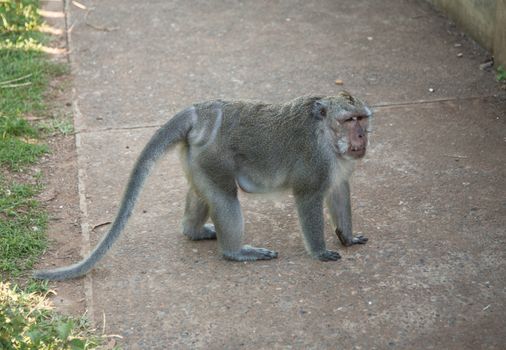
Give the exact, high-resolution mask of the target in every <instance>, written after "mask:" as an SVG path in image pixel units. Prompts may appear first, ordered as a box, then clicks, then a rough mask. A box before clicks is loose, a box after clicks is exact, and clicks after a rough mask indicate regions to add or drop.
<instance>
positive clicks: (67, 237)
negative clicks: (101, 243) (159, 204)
mask: <svg viewBox="0 0 506 350" xmlns="http://www.w3.org/2000/svg"><path fill="white" fill-rule="evenodd" d="M41 7H42V8H43V9H45V10H49V11H55V12H63V11H64V2H63V1H61V0H58V1H41ZM45 21H46V22H47V23H48V25H50V26H51V27H53V28H57V29H59V30H60V31H61V34H59V35H53V36H51V38H50V43H49V46H50V47H52V48H60V49H63V48H65V47H66V44H67V41H66V35H65V30H66V28H65V20H64V18H45ZM51 59H53V60H55V61H57V62H60V63H68V62H67V57H66V56H65V55H53V56H51ZM71 86H72V77H71V75H64V76H60V77H56V78H55V79H53V80H52V81H51V82H50V83H49V89H48V91H47V93H46V97H45V100H46V102H47V103H48V104H49V111H50V113H49V114H50V116H56V118H57V119H59V120H62V119H70V120H71V118H72V108H71V105H72V97H71ZM44 141H45V143H46V144H47V145H48V146H49V148H50V154H49V155H47V156H45V157H44V158H43V159H42V160H41V161H40V162H39V164H38V165H37V166H36V167H37V168H39V170H41V171H42V173H43V182H44V187H45V189H44V191H43V192H42V193H41V194H40V195H39V196H38V199H39V201H40V202H41V203H42V204H43V205H44V207H45V208H46V210H47V213H48V215H49V221H48V227H47V237H48V241H49V244H48V249H47V250H46V252H45V253H44V254H43V256H42V257H41V259H40V261H39V262H38V264H37V265H36V267H35V268H38V269H41V268H54V267H59V266H66V265H69V264H72V263H75V262H77V261H79V260H81V254H80V252H81V244H82V241H81V239H82V237H81V224H80V217H81V211H80V207H79V189H78V170H77V153H76V144H75V137H74V135H61V134H54V135H52V136H49V137H47V138H46V139H45V140H44ZM49 286H50V288H51V289H52V290H54V291H55V292H56V295H54V296H53V297H52V298H51V299H52V301H53V303H54V306H55V307H56V309H57V311H60V312H62V313H64V314H67V315H74V316H79V315H82V314H84V312H85V311H86V299H85V293H84V281H83V280H82V279H77V280H70V281H64V282H57V283H56V282H50V284H49Z"/></svg>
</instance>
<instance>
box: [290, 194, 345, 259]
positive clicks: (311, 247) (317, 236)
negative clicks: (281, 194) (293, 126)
mask: <svg viewBox="0 0 506 350" xmlns="http://www.w3.org/2000/svg"><path fill="white" fill-rule="evenodd" d="M296 202H297V211H298V214H299V220H300V224H301V226H302V233H303V234H304V243H305V245H306V249H307V250H308V252H309V254H311V256H313V257H315V258H317V259H319V260H322V261H331V260H332V261H335V260H338V259H339V258H340V257H341V256H340V255H339V253H338V252H335V251H332V250H327V248H326V247H325V238H324V235H323V226H324V223H323V198H322V196H321V195H319V194H304V195H297V196H296Z"/></svg>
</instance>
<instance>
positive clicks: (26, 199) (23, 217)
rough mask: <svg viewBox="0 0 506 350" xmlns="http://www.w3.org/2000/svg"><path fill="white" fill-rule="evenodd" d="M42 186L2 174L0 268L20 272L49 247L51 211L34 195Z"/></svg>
mask: <svg viewBox="0 0 506 350" xmlns="http://www.w3.org/2000/svg"><path fill="white" fill-rule="evenodd" d="M39 190H40V187H39V186H34V185H29V184H19V183H15V182H11V183H7V182H5V181H4V180H3V179H1V178H0V232H1V234H0V270H1V271H3V274H4V275H9V276H17V275H19V274H20V273H21V272H23V271H25V270H27V269H31V268H32V267H33V264H34V263H35V262H36V261H37V259H38V257H39V255H40V254H41V253H42V252H43V251H44V248H45V247H46V238H45V234H44V230H45V228H46V225H47V215H46V213H45V212H44V210H43V209H42V208H41V206H40V204H39V203H38V202H37V201H36V200H35V199H34V198H33V197H34V195H36V194H37V193H38V192H39Z"/></svg>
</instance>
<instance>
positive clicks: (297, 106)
mask: <svg viewBox="0 0 506 350" xmlns="http://www.w3.org/2000/svg"><path fill="white" fill-rule="evenodd" d="M371 118H372V112H371V110H370V109H369V108H368V107H367V106H366V104H365V103H364V102H362V101H361V100H359V99H358V98H355V97H353V96H352V95H351V94H350V93H348V92H346V91H342V92H340V93H339V94H337V95H335V96H303V97H298V98H295V99H293V100H291V101H288V102H285V103H280V104H268V103H263V102H252V101H238V100H230V101H225V100H211V101H206V102H201V103H196V104H193V105H191V106H190V107H188V108H186V109H183V110H182V111H180V112H178V113H177V114H175V115H174V116H173V117H172V118H171V119H170V120H169V121H167V122H166V123H165V124H164V125H162V126H161V127H160V128H159V129H158V130H157V131H156V132H155V134H154V135H153V136H152V138H151V139H150V140H149V141H148V143H147V144H146V146H145V147H144V149H143V150H142V152H141V154H140V156H139V158H138V159H137V161H136V163H135V165H134V168H133V170H132V173H131V174H130V178H129V180H128V184H127V186H126V189H125V192H124V195H123V199H122V201H121V203H120V208H119V210H118V214H117V216H116V218H115V219H114V222H113V224H112V226H111V228H110V230H109V232H108V233H107V234H106V235H105V236H104V237H103V238H102V239H101V241H100V242H99V243H98V244H97V246H96V247H95V248H94V249H93V250H92V251H91V253H89V255H88V256H87V257H85V258H84V259H83V260H81V261H80V262H78V263H75V264H73V265H70V266H66V267H60V268H56V269H52V270H38V271H35V272H34V277H35V278H37V279H47V280H64V279H70V278H76V277H80V276H83V275H84V274H86V273H87V272H88V271H89V270H91V269H92V267H93V266H94V265H95V264H96V263H97V262H98V260H100V259H101V258H102V257H103V256H104V254H105V253H106V252H107V251H108V250H109V248H110V247H111V246H112V244H113V243H114V242H115V240H116V239H117V238H118V236H119V234H120V233H121V231H122V230H123V229H124V227H125V225H126V223H127V221H128V219H129V217H130V216H131V214H132V212H133V209H134V205H135V202H136V200H137V198H138V196H139V193H140V191H141V188H142V186H143V183H144V181H145V179H146V178H147V176H148V174H149V171H150V169H151V168H152V167H153V165H154V164H155V162H156V161H157V160H158V159H159V158H160V157H161V156H162V155H163V154H165V153H166V152H167V151H169V150H171V149H173V148H174V147H175V146H176V145H180V146H181V147H180V156H181V161H182V165H183V169H184V172H185V175H186V178H187V180H188V183H189V185H190V186H189V190H188V192H187V194H186V203H185V209H184V216H183V220H182V231H183V234H184V235H185V236H186V237H188V238H189V239H190V240H204V239H217V242H218V248H219V252H220V253H221V255H222V256H223V258H224V259H226V260H232V261H254V260H270V259H274V258H277V256H278V253H277V252H276V251H272V250H269V249H266V248H259V247H252V246H249V245H243V242H242V239H243V231H244V223H243V216H242V212H241V207H240V204H239V200H238V191H239V190H242V191H244V192H246V193H276V192H280V191H291V193H292V194H293V196H294V198H295V203H296V208H297V213H298V217H299V222H300V226H301V229H302V234H303V238H304V244H305V248H306V250H307V252H308V253H309V254H310V255H311V256H312V257H313V258H315V259H319V260H321V261H336V260H338V259H339V258H340V255H339V253H338V252H337V251H333V250H328V249H327V248H326V244H325V240H324V204H325V203H326V204H327V206H328V208H329V212H330V219H331V222H332V224H333V225H334V227H336V230H335V233H336V234H337V237H338V238H339V240H340V242H341V243H342V244H343V245H344V246H352V245H355V244H365V243H366V242H367V240H368V239H367V237H364V236H354V235H353V234H352V217H351V202H350V185H349V179H350V176H351V174H352V172H353V168H354V163H355V162H356V161H357V160H359V159H361V158H363V157H364V155H365V153H366V149H367V145H368V142H369V141H368V133H370V131H371V128H370V121H371ZM209 218H210V219H211V221H212V224H210V223H206V222H207V221H208V219H209Z"/></svg>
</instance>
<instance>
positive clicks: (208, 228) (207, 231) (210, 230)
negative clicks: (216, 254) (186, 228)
mask: <svg viewBox="0 0 506 350" xmlns="http://www.w3.org/2000/svg"><path fill="white" fill-rule="evenodd" d="M184 235H185V236H186V237H188V238H189V239H190V240H192V241H201V240H204V239H216V230H215V228H214V225H213V224H205V225H204V226H202V228H201V229H200V230H198V231H194V232H184Z"/></svg>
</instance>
